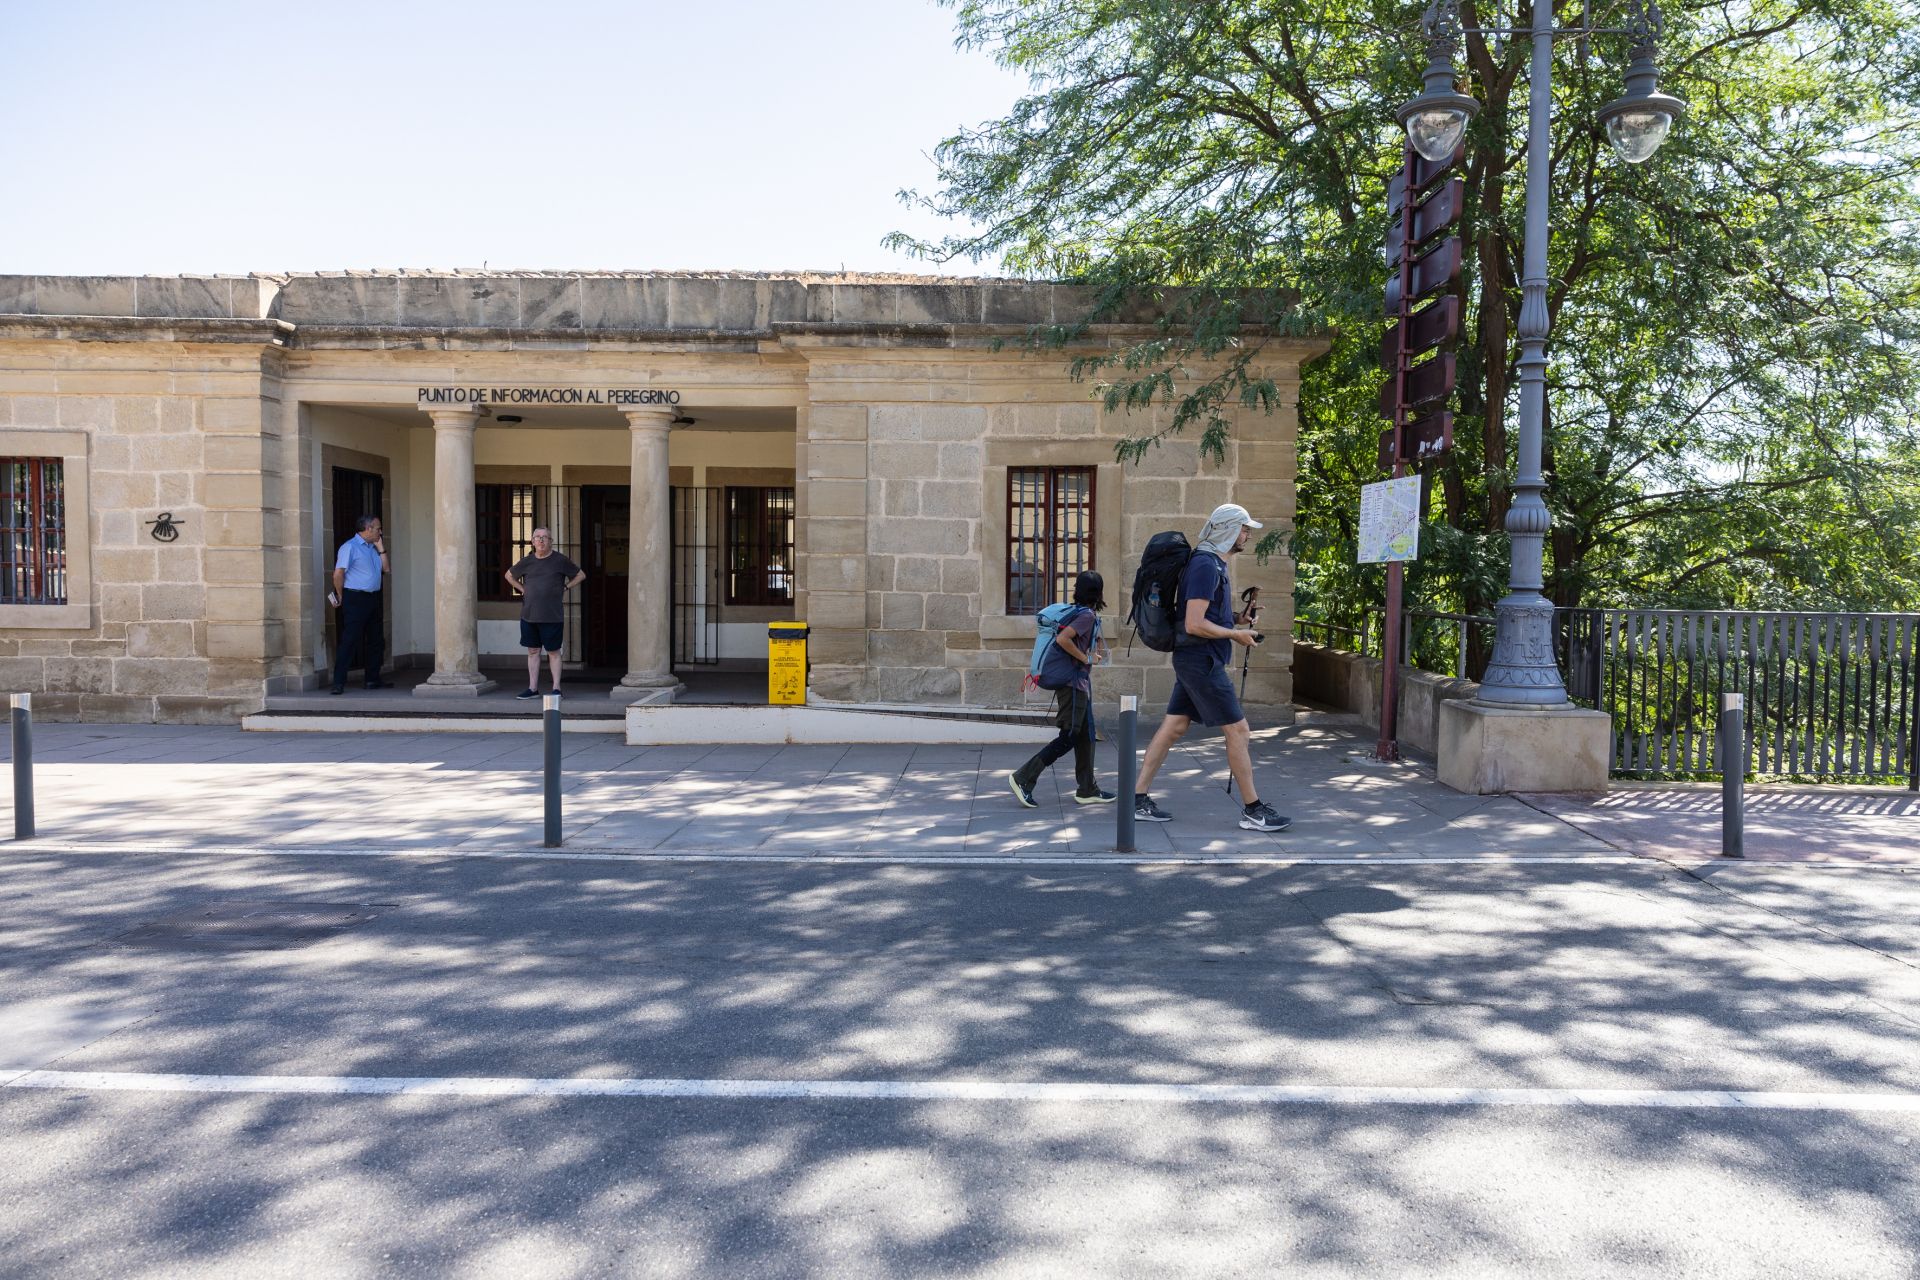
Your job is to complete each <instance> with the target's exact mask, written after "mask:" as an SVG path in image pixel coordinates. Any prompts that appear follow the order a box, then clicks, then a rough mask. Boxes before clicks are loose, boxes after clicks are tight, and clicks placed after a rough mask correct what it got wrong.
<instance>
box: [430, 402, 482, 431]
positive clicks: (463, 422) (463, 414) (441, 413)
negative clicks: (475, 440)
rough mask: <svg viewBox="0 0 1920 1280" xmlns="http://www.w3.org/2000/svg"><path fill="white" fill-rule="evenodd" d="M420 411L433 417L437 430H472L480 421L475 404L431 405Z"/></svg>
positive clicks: (434, 427) (478, 411) (434, 426)
mask: <svg viewBox="0 0 1920 1280" xmlns="http://www.w3.org/2000/svg"><path fill="white" fill-rule="evenodd" d="M420 412H422V413H424V414H426V415H427V416H428V417H429V418H432V419H433V429H434V430H435V431H471V430H473V428H474V426H475V424H477V423H478V422H479V421H480V410H479V409H478V408H477V407H476V406H474V405H431V406H429V407H427V408H424V409H422V410H421V411H420Z"/></svg>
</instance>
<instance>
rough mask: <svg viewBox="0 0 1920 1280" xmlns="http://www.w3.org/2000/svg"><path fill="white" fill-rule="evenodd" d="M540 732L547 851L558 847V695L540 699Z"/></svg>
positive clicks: (551, 694) (547, 695)
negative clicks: (543, 741)
mask: <svg viewBox="0 0 1920 1280" xmlns="http://www.w3.org/2000/svg"><path fill="white" fill-rule="evenodd" d="M540 708H541V709H540V718H541V721H542V724H541V726H540V732H541V734H542V736H543V737H544V738H545V739H546V750H547V769H546V773H547V778H546V782H547V831H546V845H547V848H549V849H558V848H559V847H560V695H559V694H557V693H549V694H546V695H545V696H544V697H542V698H541V699H540Z"/></svg>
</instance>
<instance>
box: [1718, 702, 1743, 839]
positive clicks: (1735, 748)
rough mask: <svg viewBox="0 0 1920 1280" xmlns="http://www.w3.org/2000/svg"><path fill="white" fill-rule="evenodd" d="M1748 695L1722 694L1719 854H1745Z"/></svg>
mask: <svg viewBox="0 0 1920 1280" xmlns="http://www.w3.org/2000/svg"><path fill="white" fill-rule="evenodd" d="M1746 719H1747V697H1746V695H1745V694H1743V693H1723V694H1721V695H1720V735H1719V736H1720V744H1719V745H1720V856H1721V857H1723V858H1744V857H1746V856H1747V855H1746V850H1745V843H1746V822H1747V812H1746V808H1747V802H1746V793H1745V787H1746V782H1747V725H1746Z"/></svg>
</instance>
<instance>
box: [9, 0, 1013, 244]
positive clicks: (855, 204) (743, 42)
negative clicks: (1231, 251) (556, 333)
mask: <svg viewBox="0 0 1920 1280" xmlns="http://www.w3.org/2000/svg"><path fill="white" fill-rule="evenodd" d="M952 23H953V15H952V12H951V11H950V10H947V9H942V8H940V7H938V6H937V5H935V4H934V3H932V0H814V2H813V3H795V2H793V0H786V2H785V3H773V2H770V0H707V2H706V3H698V2H692V3H689V2H687V0H680V2H678V3H669V2H666V0H627V2H625V3H619V2H616V0H603V2H598V3H576V2H574V0H548V2H545V3H542V2H538V0H535V2H529V0H519V2H518V3H504V2H500V0H465V2H462V3H451V2H448V0H432V2H426V0H419V2H413V0H385V2H384V3H360V2H357V0H356V2H351V3H342V2H340V0H321V2H317V3H305V4H275V3H267V2H264V0H247V2H245V3H236V2H234V0H179V2H177V3H173V4H155V3H137V4H136V3H89V2H88V0H0V274H14V273H35V274H111V273H123V272H125V273H147V274H171V273H174V272H214V271H218V272H245V271H274V270H317V269H337V268H343V267H399V266H405V267H455V266H459V267H477V266H479V265H481V264H482V263H483V262H484V263H487V264H489V265H491V266H493V267H549V268H587V269H593V268H603V269H604V268H619V269H648V268H659V269H676V268H689V269H718V268H741V269H787V268H829V269H833V268H839V267H841V266H842V265H844V266H845V267H847V268H848V269H850V270H918V271H932V270H938V269H941V268H934V267H932V266H929V265H926V264H921V263H915V262H913V261H912V260H909V259H906V258H903V257H901V256H899V255H895V254H892V253H889V252H887V251H886V250H884V249H882V248H881V247H880V238H881V237H882V236H883V235H885V234H886V233H887V232H888V231H891V230H894V229H896V228H904V229H907V230H911V231H915V232H927V231H932V230H936V229H937V228H938V223H937V222H936V221H935V220H931V219H928V218H927V217H925V216H924V215H920V214H917V213H913V212H910V211H909V210H907V209H906V208H905V207H903V206H902V205H901V204H900V203H899V202H898V201H897V200H896V199H895V198H894V197H895V192H896V191H898V190H899V189H900V188H902V187H910V186H921V187H924V186H927V185H928V184H929V183H930V181H931V177H932V167H931V165H930V163H929V162H928V160H927V158H926V157H927V153H929V152H930V151H931V150H932V149H933V147H934V145H935V144H936V143H937V142H938V141H939V140H940V139H941V138H943V137H945V136H947V135H948V134H950V133H952V132H953V131H954V130H955V129H956V128H957V127H959V126H962V125H968V124H975V123H979V122H981V121H983V120H986V119H990V118H992V117H994V116H996V115H999V114H1001V113H1003V112H1004V111H1005V110H1006V109H1007V107H1008V106H1010V105H1011V104H1012V102H1013V100H1014V98H1015V97H1016V96H1017V95H1018V94H1019V92H1020V90H1021V88H1022V87H1023V86H1022V82H1021V81H1020V80H1019V79H1018V78H1016V77H1015V76H1013V75H1011V74H1009V73H1007V72H1005V71H1003V70H1001V69H1000V68H998V67H996V66H995V65H993V63H992V62H991V60H990V59H988V58H987V57H985V56H984V55H981V54H977V53H967V54H962V53H959V52H957V51H955V49H954V48H953V37H952ZM988 265H989V266H991V264H988ZM979 269H980V268H973V267H969V266H968V265H967V264H964V263H962V264H955V265H954V266H951V267H947V268H944V270H946V271H949V272H967V271H971V270H979Z"/></svg>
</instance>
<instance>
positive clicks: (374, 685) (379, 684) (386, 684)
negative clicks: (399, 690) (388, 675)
mask: <svg viewBox="0 0 1920 1280" xmlns="http://www.w3.org/2000/svg"><path fill="white" fill-rule="evenodd" d="M367 688H369V689H391V688H393V681H391V680H369V681H367Z"/></svg>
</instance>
